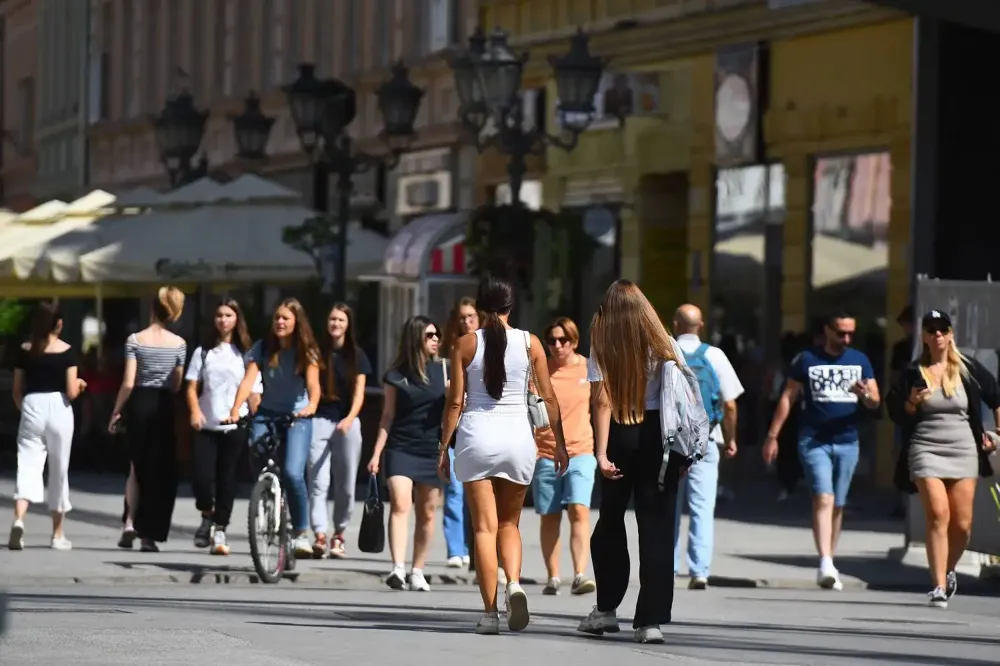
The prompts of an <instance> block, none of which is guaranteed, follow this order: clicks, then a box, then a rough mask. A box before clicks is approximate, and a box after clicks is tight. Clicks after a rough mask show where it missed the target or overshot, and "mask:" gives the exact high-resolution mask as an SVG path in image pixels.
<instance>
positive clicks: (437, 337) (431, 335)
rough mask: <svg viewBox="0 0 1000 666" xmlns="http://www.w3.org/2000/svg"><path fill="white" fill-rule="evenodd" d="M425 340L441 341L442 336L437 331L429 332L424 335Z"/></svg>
mask: <svg viewBox="0 0 1000 666" xmlns="http://www.w3.org/2000/svg"><path fill="white" fill-rule="evenodd" d="M424 338H426V339H428V340H440V339H441V334H440V333H438V332H437V331H428V332H427V333H424Z"/></svg>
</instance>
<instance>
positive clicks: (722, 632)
mask: <svg viewBox="0 0 1000 666" xmlns="http://www.w3.org/2000/svg"><path fill="white" fill-rule="evenodd" d="M9 599H10V602H11V604H12V606H13V608H12V609H11V610H12V612H13V613H14V614H17V613H19V612H25V611H22V610H20V609H19V608H18V606H19V605H20V604H23V603H25V602H30V603H33V604H66V605H71V606H76V607H77V608H79V607H86V608H91V609H95V610H96V611H97V612H100V610H101V609H102V606H103V607H112V608H114V609H116V610H119V611H126V612H127V611H131V610H136V609H153V610H168V609H169V610H172V611H178V610H184V609H187V610H195V611H198V612H215V613H228V614H232V613H239V614H241V615H244V616H247V617H248V618H249V619H248V620H247V623H248V624H253V625H260V626H275V627H306V628H317V629H343V630H346V631H355V630H358V629H363V630H368V631H371V630H376V631H407V632H424V633H426V632H430V633H449V634H454V633H456V632H466V631H468V632H471V630H472V626H473V625H474V623H475V621H476V619H477V618H478V617H479V614H480V613H481V610H480V609H479V607H478V604H470V605H469V607H468V608H455V607H451V606H448V607H439V608H434V607H429V608H427V609H426V610H411V609H401V608H400V607H399V606H398V605H396V604H392V603H367V604H366V603H348V604H343V603H334V602H321V601H320V602H318V601H309V602H288V601H284V602H282V601H268V602H261V601H259V600H247V601H226V600H218V599H170V598H138V597H133V596H127V595H121V596H115V595H107V596H85V595H74V594H11V595H10V596H9ZM27 612H31V611H30V610H27ZM53 612H58V611H55V610H54V611H53ZM533 616H534V617H538V618H545V619H548V620H552V621H556V622H565V627H564V628H563V627H561V626H552V625H543V626H538V625H534V626H532V627H530V628H529V629H528V630H527V632H526V634H527V635H529V636H530V635H532V634H534V635H539V634H544V635H550V636H559V637H580V638H586V637H584V636H582V635H580V634H578V633H577V632H576V631H575V626H576V622H577V620H578V617H577V615H568V614H556V613H534V614H533ZM848 620H850V618H848ZM856 621H858V622H861V623H864V626H862V627H858V628H845V627H838V626H830V625H823V626H799V625H790V624H778V623H775V624H768V623H764V622H750V623H745V624H733V623H729V622H727V623H711V622H675V623H674V624H672V625H669V626H668V627H666V630H665V632H664V634H665V637H666V645H664V646H642V649H644V650H647V649H648V650H650V651H652V652H660V651H664V652H674V651H676V649H677V648H686V649H701V650H706V651H708V652H714V653H719V652H723V653H731V654H732V658H733V659H737V660H740V661H743V660H745V658H746V656H747V653H758V654H759V653H768V652H769V653H777V654H782V655H787V656H790V657H792V658H799V659H802V658H805V659H810V660H815V659H824V658H826V659H829V658H840V659H865V660H870V661H873V662H875V663H883V664H891V663H907V664H928V665H932V664H933V665H935V666H936V665H937V664H940V663H942V658H941V657H940V656H937V655H928V654H926V653H917V652H912V651H910V652H905V653H901V652H900V649H901V648H902V647H905V646H906V645H907V643H908V642H912V639H913V638H914V637H915V634H914V633H913V632H912V631H911V632H903V631H894V630H892V629H890V628H884V629H883V628H877V627H876V628H873V625H875V624H877V623H878V622H888V623H893V622H894V623H896V624H904V623H906V621H905V620H902V619H901V620H898V621H893V620H888V621H886V620H880V619H873V618H857V619H856ZM917 624H923V625H925V626H923V627H922V628H921V631H920V633H919V634H918V635H919V638H920V640H921V642H926V641H931V642H934V643H940V644H942V645H949V644H955V643H962V644H965V645H968V644H972V645H975V646H981V647H982V648H984V650H983V652H984V657H983V658H982V659H975V658H963V657H957V656H955V655H950V656H949V657H948V658H947V663H948V664H949V665H950V666H982V665H983V664H995V663H996V660H995V655H996V650H997V648H1000V638H993V637H989V636H969V635H967V634H963V635H956V634H954V633H952V632H951V631H950V630H949V628H948V627H947V625H948V624H954V623H948V622H942V623H929V622H924V623H917ZM628 625H629V620H628V619H627V618H621V626H622V627H623V629H624V628H627V627H628ZM935 625H938V626H937V627H935ZM941 625H945V626H941ZM935 629H936V630H935ZM831 635H832V636H839V637H842V638H843V640H842V642H841V644H842V645H844V646H845V647H827V646H821V645H817V644H815V642H812V641H810V637H811V636H817V637H818V636H831ZM791 636H795V637H798V638H802V639H804V640H805V641H806V644H794V645H790V644H783V643H781V642H780V641H781V640H782V638H780V637H784V639H786V640H787V639H788V637H791ZM852 639H855V640H854V641H852ZM604 640H605V641H610V642H612V643H625V642H630V632H628V631H623V632H622V633H621V634H620V635H619V636H618V637H615V638H605V639H604ZM857 640H869V641H873V642H877V641H880V640H881V641H894V642H893V643H892V644H886V645H885V650H884V651H875V650H869V649H863V648H857V647H855V648H852V647H850V645H852V643H854V642H856V641H857ZM912 649H913V650H917V649H920V648H919V644H915V645H914V648H912ZM890 651H891V652H890Z"/></svg>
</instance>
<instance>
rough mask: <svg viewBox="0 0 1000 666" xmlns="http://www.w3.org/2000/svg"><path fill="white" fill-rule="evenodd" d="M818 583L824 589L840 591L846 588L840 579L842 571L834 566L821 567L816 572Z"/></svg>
mask: <svg viewBox="0 0 1000 666" xmlns="http://www.w3.org/2000/svg"><path fill="white" fill-rule="evenodd" d="M816 584H817V585H819V586H820V587H821V588H823V589H824V590H833V591H835V592H840V591H841V590H843V589H844V584H843V583H842V582H841V580H840V572H839V571H837V570H836V569H834V568H833V567H829V568H825V569H824V568H820V570H819V572H817V574H816Z"/></svg>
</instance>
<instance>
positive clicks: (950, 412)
mask: <svg viewBox="0 0 1000 666" xmlns="http://www.w3.org/2000/svg"><path fill="white" fill-rule="evenodd" d="M921 328H922V347H923V349H922V351H921V353H920V357H919V358H918V359H917V360H916V361H914V362H913V364H912V365H910V367H908V368H906V369H905V370H904V371H903V372H902V374H901V375H900V377H899V379H898V380H897V383H896V385H895V386H894V387H893V388H892V389H891V390H890V392H889V397H888V399H887V405H888V409H889V415H890V417H891V418H892V420H893V421H894V422H895V423H896V424H897V425H899V426H900V428H901V429H902V431H903V442H902V444H903V446H902V449H901V451H900V455H899V461H898V463H897V465H896V483H897V484H898V485H900V486H901V487H902V488H903V489H907V490H909V491H910V492H913V491H914V490H915V491H916V492H918V493H919V494H920V503H921V504H922V505H923V508H924V514H925V515H926V518H927V561H928V564H929V566H930V574H931V583H932V584H933V585H934V589H932V590H931V591H930V593H929V594H928V597H929V603H930V605H931V606H933V607H935V608H947V607H948V600H949V599H950V598H951V597H953V596H954V595H955V593H956V592H957V591H958V576H957V575H956V573H955V567H956V566H957V565H958V562H959V560H960V559H961V558H962V554H963V553H964V552H965V549H966V547H967V546H968V545H969V536H970V534H971V532H972V507H973V501H974V499H975V493H976V480H977V479H978V477H980V476H990V475H991V474H992V471H993V470H992V468H991V466H990V460H989V457H990V456H991V455H992V454H993V453H995V452H996V449H997V447H996V437H995V434H994V433H986V432H984V431H983V425H982V424H983V419H982V413H981V412H982V407H981V405H982V404H983V403H985V404H986V405H987V407H989V408H990V409H991V410H993V417H994V419H995V421H996V422H997V423H1000V387H998V386H997V381H996V379H994V377H993V375H992V374H991V373H990V372H989V371H988V370H987V369H986V368H985V367H983V365H982V364H981V363H979V362H978V361H976V360H975V359H970V358H966V357H965V356H963V355H962V354H961V352H959V351H958V347H957V346H956V345H955V333H954V331H953V329H952V324H951V318H950V317H948V315H947V314H945V313H944V312H941V311H940V310H931V311H930V312H928V313H927V314H926V315H924V317H923V319H922V321H921Z"/></svg>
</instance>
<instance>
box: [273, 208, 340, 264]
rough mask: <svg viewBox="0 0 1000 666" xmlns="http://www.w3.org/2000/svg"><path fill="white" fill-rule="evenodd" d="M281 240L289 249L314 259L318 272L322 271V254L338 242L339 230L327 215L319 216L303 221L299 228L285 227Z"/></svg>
mask: <svg viewBox="0 0 1000 666" xmlns="http://www.w3.org/2000/svg"><path fill="white" fill-rule="evenodd" d="M281 240H282V241H283V242H284V243H285V245H288V246H289V247H291V248H293V249H295V250H298V251H299V252H304V253H306V254H308V255H309V256H310V257H312V260H313V262H314V263H315V264H316V270H317V271H319V270H320V264H321V258H320V257H321V252H322V250H323V248H325V247H329V246H331V245H333V244H334V243H336V242H337V230H336V228H335V225H334V224H333V220H332V219H330V218H329V217H327V216H325V215H317V216H315V217H309V218H306V219H305V220H303V222H302V224H300V225H298V226H291V227H285V228H284V230H283V231H282V234H281Z"/></svg>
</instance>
